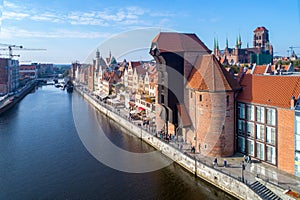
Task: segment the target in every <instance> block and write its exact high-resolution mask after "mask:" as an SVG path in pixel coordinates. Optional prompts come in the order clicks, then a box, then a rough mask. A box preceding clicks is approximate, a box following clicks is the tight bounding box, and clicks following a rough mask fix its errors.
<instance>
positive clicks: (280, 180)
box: [77, 85, 300, 199]
mask: <svg viewBox="0 0 300 200" xmlns="http://www.w3.org/2000/svg"><path fill="white" fill-rule="evenodd" d="M77 89H78V90H80V91H82V92H84V93H85V94H87V95H88V96H89V97H90V98H92V99H93V100H94V101H96V102H97V103H98V104H100V105H101V106H103V107H105V108H106V109H108V110H110V111H111V112H114V113H116V114H118V115H119V116H120V117H122V118H124V119H126V120H127V123H132V124H134V125H136V126H138V125H137V121H135V120H129V111H128V110H126V109H115V108H113V107H112V106H109V105H108V104H106V103H104V102H102V101H100V100H99V99H97V98H96V97H95V96H94V95H93V94H92V93H91V92H90V91H89V90H88V89H87V87H85V86H83V85H77ZM138 127H139V128H140V129H143V130H144V131H147V132H148V133H149V134H152V135H153V136H156V137H157V136H158V134H157V131H156V129H155V127H152V128H150V127H149V126H143V125H141V126H138ZM157 138H159V137H157ZM160 140H161V141H162V142H164V143H165V144H167V145H169V146H172V147H174V148H176V149H177V150H178V151H180V152H181V153H182V154H184V155H187V156H188V157H190V158H191V159H193V160H195V159H196V160H197V162H198V163H201V164H203V165H204V166H207V167H209V168H211V169H214V170H217V171H218V172H220V173H222V174H225V175H227V176H229V177H231V178H233V179H235V180H237V181H240V182H244V183H245V184H246V185H248V186H249V187H250V186H251V185H252V184H253V183H255V182H256V181H259V182H260V183H262V184H263V185H267V186H268V188H272V191H273V192H274V191H275V193H276V194H279V195H278V196H280V197H281V198H282V199H290V198H289V197H288V196H287V195H283V192H284V191H286V190H288V189H291V190H293V191H296V192H298V193H299V192H300V180H299V178H297V177H295V176H293V175H290V174H287V173H285V172H282V171H280V170H278V169H277V168H276V167H274V166H271V165H268V164H265V163H261V162H259V161H257V160H252V162H251V163H245V168H244V170H242V162H243V161H244V156H243V155H241V154H235V155H234V156H232V157H226V158H219V157H218V158H217V159H218V164H217V165H216V166H214V165H213V160H214V158H213V157H210V156H206V155H202V154H201V153H199V152H196V153H193V152H192V151H191V145H190V144H186V143H184V142H182V141H181V142H180V141H177V140H176V139H175V138H174V139H172V140H170V141H164V140H162V139H160ZM224 159H226V162H227V166H226V167H224V164H223V162H224ZM195 163H196V162H195ZM291 199H292V198H291Z"/></svg>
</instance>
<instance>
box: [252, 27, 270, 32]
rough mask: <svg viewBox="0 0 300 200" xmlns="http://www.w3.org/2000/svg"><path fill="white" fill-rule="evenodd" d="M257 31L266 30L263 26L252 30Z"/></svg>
mask: <svg viewBox="0 0 300 200" xmlns="http://www.w3.org/2000/svg"><path fill="white" fill-rule="evenodd" d="M259 31H268V30H267V29H266V28H265V27H264V26H262V27H257V28H256V29H255V30H254V31H253V32H259Z"/></svg>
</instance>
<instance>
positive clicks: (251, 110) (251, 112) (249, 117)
mask: <svg viewBox="0 0 300 200" xmlns="http://www.w3.org/2000/svg"><path fill="white" fill-rule="evenodd" d="M247 120H251V121H254V106H252V105H247Z"/></svg>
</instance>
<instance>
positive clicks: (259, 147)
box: [256, 142, 265, 160]
mask: <svg viewBox="0 0 300 200" xmlns="http://www.w3.org/2000/svg"><path fill="white" fill-rule="evenodd" d="M256 157H257V158H259V159H261V160H264V159H265V149H264V144H262V143H259V142H257V143H256Z"/></svg>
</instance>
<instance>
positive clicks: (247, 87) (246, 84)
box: [237, 74, 300, 108]
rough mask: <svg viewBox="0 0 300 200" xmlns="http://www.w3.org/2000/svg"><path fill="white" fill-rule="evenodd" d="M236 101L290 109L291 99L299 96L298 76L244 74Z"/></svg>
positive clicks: (299, 80)
mask: <svg viewBox="0 0 300 200" xmlns="http://www.w3.org/2000/svg"><path fill="white" fill-rule="evenodd" d="M240 84H241V86H242V87H243V90H242V92H240V94H239V95H238V98H237V100H238V101H242V102H247V103H256V104H263V105H270V106H276V107H282V108H290V100H291V97H292V96H294V97H296V98H297V97H298V96H299V94H300V76H275V75H272V76H262V75H251V74H245V75H244V77H243V78H242V80H241V83H240Z"/></svg>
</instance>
